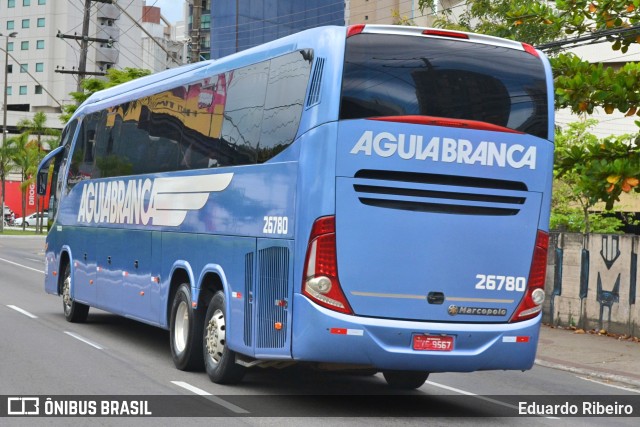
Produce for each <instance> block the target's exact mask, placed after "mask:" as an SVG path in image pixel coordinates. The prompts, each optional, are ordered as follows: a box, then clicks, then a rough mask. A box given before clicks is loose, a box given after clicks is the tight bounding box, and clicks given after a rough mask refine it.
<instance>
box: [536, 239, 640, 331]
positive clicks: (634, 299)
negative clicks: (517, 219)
mask: <svg viewBox="0 0 640 427" xmlns="http://www.w3.org/2000/svg"><path fill="white" fill-rule="evenodd" d="M639 245H640V236H635V235H606V234H590V235H587V236H583V235H582V234H575V233H558V234H552V235H551V239H550V242H549V257H548V260H547V280H546V285H545V291H546V296H547V298H546V300H545V306H544V310H543V312H544V316H543V321H544V322H546V323H551V324H554V325H561V326H576V327H579V328H583V329H605V330H606V331H608V332H614V333H618V334H627V335H634V336H640V307H639V304H640V301H639V300H638V295H637V292H636V290H637V283H638V268H637V267H638V251H639Z"/></svg>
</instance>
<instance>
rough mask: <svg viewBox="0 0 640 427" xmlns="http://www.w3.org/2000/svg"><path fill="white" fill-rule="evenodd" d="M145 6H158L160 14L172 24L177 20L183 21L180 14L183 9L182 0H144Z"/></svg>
mask: <svg viewBox="0 0 640 427" xmlns="http://www.w3.org/2000/svg"><path fill="white" fill-rule="evenodd" d="M146 1H147V6H155V7H159V8H160V9H161V11H162V16H164V17H165V18H167V21H169V22H171V23H172V24H174V23H176V22H177V21H183V20H184V17H183V16H182V14H183V11H184V0H146Z"/></svg>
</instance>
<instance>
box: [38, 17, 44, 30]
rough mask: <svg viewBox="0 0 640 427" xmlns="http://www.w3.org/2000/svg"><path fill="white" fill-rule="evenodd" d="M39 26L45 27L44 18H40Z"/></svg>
mask: <svg viewBox="0 0 640 427" xmlns="http://www.w3.org/2000/svg"><path fill="white" fill-rule="evenodd" d="M38 27H39V28H42V27H44V18H38Z"/></svg>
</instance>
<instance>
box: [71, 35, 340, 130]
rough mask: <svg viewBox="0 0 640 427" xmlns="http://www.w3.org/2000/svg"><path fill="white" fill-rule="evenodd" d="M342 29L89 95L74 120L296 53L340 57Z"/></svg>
mask: <svg viewBox="0 0 640 427" xmlns="http://www.w3.org/2000/svg"><path fill="white" fill-rule="evenodd" d="M345 34H346V27H340V26H324V27H318V28H312V29H309V30H305V31H302V32H299V33H296V34H292V35H289V36H286V37H283V38H280V39H277V40H274V41H271V42H268V43H265V44H262V45H259V46H256V47H253V48H250V49H247V50H244V51H241V52H237V53H234V54H231V55H229V56H225V57H223V58H220V59H217V60H215V59H214V60H208V61H202V62H197V63H194V64H188V65H183V66H181V67H177V68H172V69H169V70H165V71H161V72H158V73H154V74H151V75H149V76H145V77H141V78H138V79H135V80H132V81H130V82H126V83H123V84H121V85H118V86H115V87H112V88H109V89H105V90H101V91H99V92H96V93H94V94H93V95H91V96H90V97H89V98H88V99H87V100H86V101H85V102H83V103H82V104H81V105H80V107H79V108H78V110H77V111H76V113H75V114H74V118H75V117H76V116H79V115H85V114H89V113H92V112H94V111H96V110H98V109H101V108H104V107H105V106H107V105H117V104H120V103H123V102H127V101H130V100H134V99H139V98H141V97H144V96H147V95H150V94H153V93H156V92H159V91H163V90H167V89H170V88H172V87H176V86H178V85H180V84H183V83H184V82H189V81H192V80H197V79H201V78H205V77H210V76H211V75H215V74H218V73H221V72H225V71H228V70H233V69H236V68H240V67H244V66H247V65H250V64H254V63H257V62H260V61H264V60H267V59H270V58H273V57H275V56H279V55H282V54H285V53H288V52H292V51H294V50H296V49H305V48H312V49H320V50H322V51H324V50H325V49H327V51H328V52H326V53H323V56H325V57H326V56H327V55H328V54H329V52H330V51H331V50H332V51H333V53H334V54H336V55H337V54H340V55H341V53H342V50H338V49H336V45H335V43H334V42H333V41H334V40H335V39H336V38H338V39H342V40H344V39H345Z"/></svg>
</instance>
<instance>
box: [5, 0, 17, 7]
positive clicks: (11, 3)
mask: <svg viewBox="0 0 640 427" xmlns="http://www.w3.org/2000/svg"><path fill="white" fill-rule="evenodd" d="M7 7H16V0H8V1H7Z"/></svg>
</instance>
